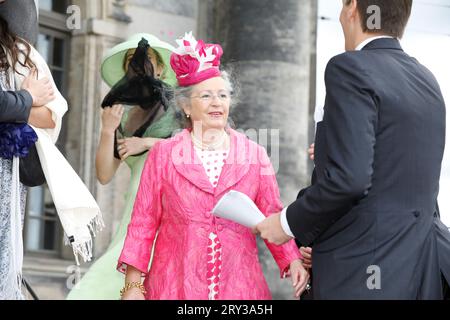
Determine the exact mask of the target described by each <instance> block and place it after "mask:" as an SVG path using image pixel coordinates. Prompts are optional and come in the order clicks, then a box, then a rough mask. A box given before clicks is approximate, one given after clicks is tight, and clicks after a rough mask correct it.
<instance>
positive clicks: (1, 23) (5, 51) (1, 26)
mask: <svg viewBox="0 0 450 320" xmlns="http://www.w3.org/2000/svg"><path fill="white" fill-rule="evenodd" d="M22 48H24V49H22ZM30 53H31V46H30V44H29V43H28V42H26V41H25V40H23V39H22V38H20V37H18V36H17V35H15V34H14V33H12V32H11V30H9V26H8V22H7V21H6V20H5V19H3V17H0V70H2V71H6V70H8V69H9V68H12V70H13V71H14V72H17V73H19V74H21V73H20V72H18V71H17V70H16V64H17V63H19V64H20V65H21V66H23V67H26V68H29V69H33V68H35V67H36V65H35V64H34V62H33V61H31V59H30ZM21 54H22V55H24V56H25V61H20V59H19V56H20V55H21ZM8 56H10V57H11V63H12V65H10V64H9V62H8ZM21 75H23V74H21ZM6 78H7V79H8V77H6Z"/></svg>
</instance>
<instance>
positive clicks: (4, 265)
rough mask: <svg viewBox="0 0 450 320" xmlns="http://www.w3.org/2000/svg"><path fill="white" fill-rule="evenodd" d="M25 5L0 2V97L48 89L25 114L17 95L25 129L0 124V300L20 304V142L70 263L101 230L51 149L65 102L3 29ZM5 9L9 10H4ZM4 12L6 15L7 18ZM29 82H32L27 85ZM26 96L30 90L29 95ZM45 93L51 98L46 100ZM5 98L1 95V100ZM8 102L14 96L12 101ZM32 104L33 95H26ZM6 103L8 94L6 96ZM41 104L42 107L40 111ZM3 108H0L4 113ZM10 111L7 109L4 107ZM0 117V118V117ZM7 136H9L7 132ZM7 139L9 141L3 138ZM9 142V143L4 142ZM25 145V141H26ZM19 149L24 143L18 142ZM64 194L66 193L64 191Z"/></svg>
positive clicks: (82, 189)
mask: <svg viewBox="0 0 450 320" xmlns="http://www.w3.org/2000/svg"><path fill="white" fill-rule="evenodd" d="M27 3H28V2H26V1H14V2H10V1H6V2H3V1H1V2H0V45H1V46H0V57H1V60H0V71H1V72H0V75H1V77H0V83H1V86H2V91H7V90H12V91H16V90H18V89H19V88H23V87H24V86H25V87H27V86H29V85H30V82H32V81H35V82H36V81H38V82H39V79H47V80H41V81H40V82H41V84H42V83H43V84H44V85H47V86H50V87H51V89H50V96H49V98H50V99H48V100H47V101H44V102H45V103H43V102H42V101H41V104H40V105H39V104H38V103H37V101H36V100H35V99H34V100H33V104H34V105H36V106H38V107H33V108H31V109H30V110H29V109H27V106H26V104H27V103H28V104H29V100H30V96H29V94H27V93H26V92H23V91H22V92H19V93H18V94H16V96H17V97H19V98H22V100H21V101H22V102H23V104H24V105H25V106H24V105H21V104H20V103H18V104H19V105H20V106H21V107H22V108H23V110H25V112H26V110H29V112H30V115H29V118H28V124H29V126H26V125H25V124H23V122H24V119H26V118H27V117H26V115H23V116H22V117H19V119H18V120H19V121H18V122H19V123H20V122H22V126H19V125H17V123H14V122H15V121H14V119H13V118H12V119H7V121H8V122H12V123H8V124H6V123H5V122H2V123H0V130H3V131H2V136H1V137H0V155H1V158H0V183H1V185H0V188H1V189H0V202H1V203H0V229H1V231H2V232H1V234H0V300H3V299H23V295H22V293H21V279H22V277H21V273H22V263H23V243H22V225H23V215H24V208H25V197H26V189H25V186H24V185H22V184H21V183H20V177H19V161H20V160H19V158H20V157H24V156H26V154H27V152H26V151H25V152H24V151H23V150H24V149H28V148H30V147H31V146H30V145H29V141H27V142H26V144H28V145H25V147H24V145H21V143H22V142H23V141H20V140H24V138H23V137H24V136H27V139H28V140H30V141H31V140H32V141H33V142H34V141H35V143H36V149H37V153H38V155H39V161H40V165H41V167H42V170H43V173H44V175H45V179H46V181H47V184H48V187H49V189H50V192H51V194H52V198H53V201H54V204H55V207H56V210H57V212H58V215H59V218H60V221H61V223H62V226H63V229H64V233H65V236H66V240H67V243H69V242H70V244H71V245H72V248H73V251H74V254H75V258H76V260H77V263H79V261H78V255H81V257H82V258H83V260H84V261H88V260H90V258H91V257H92V233H94V235H95V232H96V231H98V230H99V229H101V228H102V227H103V221H102V217H101V212H100V209H99V207H98V205H97V203H96V202H95V200H94V198H93V197H92V195H91V194H90V192H89V191H88V189H87V188H86V186H85V185H84V184H83V182H82V181H81V179H80V178H79V177H78V175H77V174H76V173H75V171H74V170H73V169H72V167H71V166H70V165H69V163H68V162H67V160H66V159H65V158H64V157H63V155H62V154H61V153H60V152H59V150H58V149H57V148H56V146H55V142H56V140H57V138H58V136H59V132H60V130H61V123H62V117H63V115H64V114H65V112H66V111H67V102H66V100H65V99H64V98H63V97H62V95H61V94H60V92H59V91H58V89H57V88H56V85H55V83H54V81H53V79H52V76H51V72H50V70H49V68H48V66H47V64H46V62H45V61H44V59H43V58H42V56H41V55H40V54H39V53H38V52H37V51H36V50H35V49H34V48H33V47H32V46H31V45H30V44H29V43H28V42H27V41H25V40H24V39H23V38H20V37H18V36H17V35H16V34H15V32H12V31H11V30H10V29H9V27H8V25H9V21H11V19H12V16H13V15H11V12H14V13H16V12H17V11H16V10H17V7H15V6H17V5H19V6H20V5H22V6H23V5H25V6H26V5H27ZM6 4H11V5H10V6H7V5H6ZM8 12H9V14H8ZM33 78H36V79H35V80H33ZM31 91H32V90H31ZM51 92H54V95H52V93H51ZM5 94H6V93H5V92H3V93H2V97H3V96H4V95H5ZM13 96H14V95H13ZM31 97H32V98H33V95H31ZM9 99H11V94H9ZM43 104H45V106H43ZM6 107H8V105H1V106H0V108H1V109H6ZM9 107H10V106H9ZM0 113H1V112H0ZM8 130H10V131H9V132H8ZM8 137H13V138H8ZM8 139H9V140H8ZM27 139H25V140H27ZM23 143H25V142H23ZM67 189H70V190H67Z"/></svg>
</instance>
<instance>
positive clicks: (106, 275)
mask: <svg viewBox="0 0 450 320" xmlns="http://www.w3.org/2000/svg"><path fill="white" fill-rule="evenodd" d="M142 38H144V39H145V40H147V41H148V44H149V45H150V49H149V51H148V57H149V59H150V60H151V62H152V65H153V69H154V77H155V78H156V79H160V80H162V81H163V82H164V83H165V84H167V85H169V86H173V85H174V84H175V83H176V78H175V74H174V73H173V71H172V69H171V68H170V62H169V61H170V60H169V59H170V54H171V52H172V51H173V47H172V46H171V45H169V44H167V43H165V42H162V41H160V40H159V39H158V38H156V37H154V36H152V35H149V34H142V33H141V34H136V35H134V36H132V37H131V38H130V39H128V40H127V41H126V42H123V43H120V44H118V45H117V46H115V47H114V48H112V49H110V50H109V51H108V53H107V54H106V57H105V58H104V60H103V63H102V67H101V72H102V77H103V79H104V81H105V82H106V83H107V84H108V85H109V86H111V87H112V86H114V85H115V84H116V83H117V82H119V80H121V79H122V78H123V76H124V75H125V72H126V70H127V69H128V65H129V62H130V60H131V58H132V56H133V54H134V52H135V50H136V47H137V44H138V42H139V41H140V40H141V39H142ZM140 112H143V111H142V109H140V108H132V109H130V110H129V111H125V108H124V107H123V106H122V105H114V106H112V107H110V108H105V109H104V110H103V114H102V130H101V137H100V142H99V146H98V149H97V157H96V171H97V178H98V180H99V181H100V183H102V184H107V183H109V182H110V181H111V179H112V178H113V176H114V174H115V173H116V171H117V169H118V167H119V166H120V164H121V163H122V162H125V163H126V164H127V165H128V167H129V168H130V170H131V179H130V185H129V188H128V192H127V194H126V202H125V208H124V213H123V217H122V220H121V223H120V225H119V227H118V229H117V231H116V233H115V235H114V237H113V239H112V242H111V244H110V245H109V247H108V249H107V251H106V253H105V254H104V255H103V256H101V257H100V258H99V259H97V261H96V262H95V263H94V264H93V265H92V266H91V267H90V269H89V271H88V272H87V273H86V274H85V275H84V277H83V278H82V279H81V281H80V282H79V283H77V284H76V285H75V287H74V288H73V289H72V290H71V292H70V293H69V295H68V296H67V299H69V300H112V299H119V298H120V289H121V288H122V286H123V281H124V276H123V275H122V274H121V273H119V272H117V271H116V264H117V259H118V258H119V255H120V252H121V250H122V247H123V243H124V240H125V236H126V231H127V226H128V223H129V222H130V219H131V212H132V209H133V204H134V200H135V196H136V192H137V189H138V186H139V181H140V177H141V172H142V169H143V166H144V162H145V159H146V158H147V152H148V150H150V149H151V148H152V146H153V145H154V144H155V143H156V142H157V141H158V140H160V139H163V138H167V137H170V136H171V134H172V132H173V131H175V130H176V129H178V128H179V124H178V121H177V120H176V117H175V111H174V110H173V109H170V108H169V109H167V110H166V111H164V109H163V108H161V110H160V112H158V114H157V115H156V118H155V120H154V121H153V122H152V124H151V125H150V126H149V127H148V128H147V130H146V131H145V133H144V134H143V136H142V137H130V138H124V139H118V140H117V150H118V155H119V156H120V159H118V158H116V157H114V149H115V131H116V129H117V127H119V125H120V124H122V127H124V128H125V129H126V126H129V125H131V126H133V121H134V120H133V119H137V121H139V118H141V115H140Z"/></svg>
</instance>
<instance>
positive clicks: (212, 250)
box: [195, 147, 228, 300]
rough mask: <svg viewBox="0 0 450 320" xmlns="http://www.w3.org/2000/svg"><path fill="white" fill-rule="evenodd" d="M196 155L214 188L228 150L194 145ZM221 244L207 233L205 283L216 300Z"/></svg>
mask: <svg viewBox="0 0 450 320" xmlns="http://www.w3.org/2000/svg"><path fill="white" fill-rule="evenodd" d="M195 151H196V152H197V155H198V157H199V158H200V160H201V161H202V164H203V167H204V168H205V172H206V175H207V176H208V178H209V181H210V182H211V184H212V185H213V187H214V188H215V187H216V186H217V183H218V182H219V177H220V173H221V172H222V167H223V164H224V163H225V161H226V158H227V156H228V150H218V151H208V150H202V149H200V148H197V147H195ZM221 256H222V245H221V243H220V239H219V238H218V237H217V234H215V233H214V232H211V233H210V234H209V244H208V262H207V274H206V278H207V283H208V299H209V300H217V299H218V296H219V281H220V270H221V268H222V267H221V266H222V259H221Z"/></svg>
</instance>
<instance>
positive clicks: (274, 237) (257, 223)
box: [212, 190, 312, 297]
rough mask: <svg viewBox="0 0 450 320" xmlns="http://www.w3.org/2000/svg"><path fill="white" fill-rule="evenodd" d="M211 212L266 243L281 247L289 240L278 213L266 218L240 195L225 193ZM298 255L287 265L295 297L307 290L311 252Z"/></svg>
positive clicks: (304, 249) (242, 194) (307, 249)
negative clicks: (258, 235)
mask: <svg viewBox="0 0 450 320" xmlns="http://www.w3.org/2000/svg"><path fill="white" fill-rule="evenodd" d="M212 212H213V214H214V215H216V216H218V217H220V218H223V219H228V220H231V221H234V222H236V223H239V224H241V225H243V226H246V227H248V228H251V229H252V232H253V233H254V234H258V233H259V234H260V236H261V238H263V239H265V240H267V241H268V242H269V243H274V244H276V245H281V244H283V243H286V242H287V241H289V240H292V237H290V236H288V235H287V234H285V233H284V231H283V229H282V228H281V224H280V214H279V213H278V214H273V215H271V216H269V217H266V216H265V215H264V214H263V213H262V212H261V211H260V210H259V209H258V207H257V206H256V205H255V203H254V202H253V201H252V200H251V199H250V198H249V197H248V196H247V195H245V194H244V193H241V192H238V191H234V190H231V191H229V192H228V193H226V194H225V195H224V196H223V197H222V198H221V199H220V200H219V202H218V203H217V204H216V206H215V207H214V209H213V211H212ZM277 226H278V227H279V228H278V229H277ZM300 253H301V255H302V261H301V262H300V261H299V260H294V261H293V262H292V263H291V265H290V274H291V276H292V282H293V286H294V288H295V297H299V296H300V294H301V293H302V292H303V291H304V290H305V289H309V283H308V282H309V273H308V271H307V270H308V269H310V268H311V267H312V249H311V248H306V247H301V248H300ZM305 269H306V270H305Z"/></svg>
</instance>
